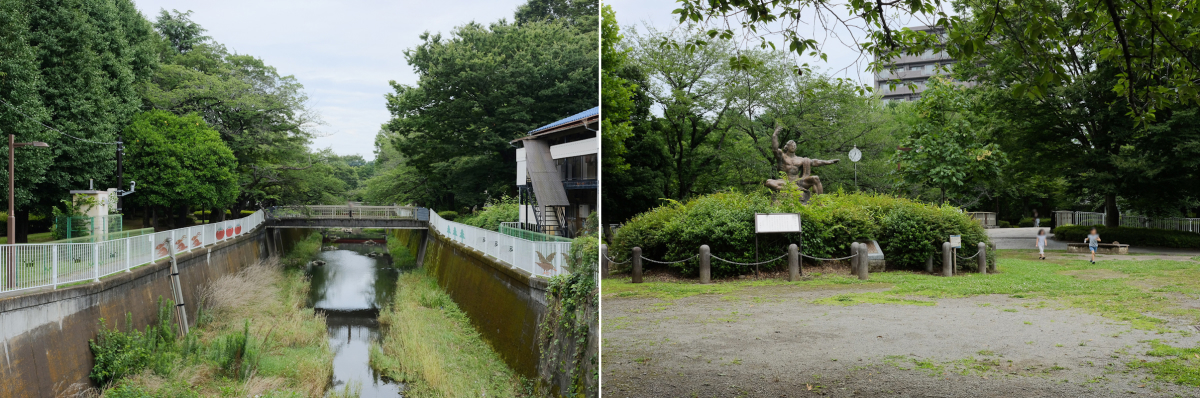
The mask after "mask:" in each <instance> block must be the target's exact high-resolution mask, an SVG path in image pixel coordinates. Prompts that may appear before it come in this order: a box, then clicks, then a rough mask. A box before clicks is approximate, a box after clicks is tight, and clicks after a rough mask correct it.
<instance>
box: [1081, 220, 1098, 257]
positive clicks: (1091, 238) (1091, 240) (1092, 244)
mask: <svg viewBox="0 0 1200 398" xmlns="http://www.w3.org/2000/svg"><path fill="white" fill-rule="evenodd" d="M1083 242H1084V243H1087V244H1088V249H1089V250H1091V251H1092V264H1095V263H1096V247H1097V246H1099V245H1100V233H1099V232H1096V229H1095V228H1092V231H1091V232H1089V233H1088V236H1087V239H1084V240H1083Z"/></svg>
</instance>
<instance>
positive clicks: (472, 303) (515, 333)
mask: <svg viewBox="0 0 1200 398" xmlns="http://www.w3.org/2000/svg"><path fill="white" fill-rule="evenodd" d="M421 235H425V236H424V239H421V238H422V237H421ZM389 239H399V240H400V241H401V242H403V244H404V246H405V247H406V248H408V252H409V253H413V254H414V255H415V254H416V253H419V252H420V250H421V248H420V244H421V242H422V241H424V244H425V253H424V256H423V258H421V257H418V259H417V260H418V261H417V262H418V263H420V264H421V265H422V266H423V267H425V268H426V269H427V271H428V272H429V274H430V275H432V276H433V277H435V278H436V279H437V281H438V285H439V286H441V288H442V289H443V290H445V291H446V293H447V294H449V295H450V297H451V298H452V299H454V302H455V303H456V304H458V307H459V308H460V309H462V310H463V312H466V313H467V315H468V316H470V318H471V323H472V324H473V325H474V326H475V329H476V330H478V331H479V333H480V334H481V335H482V336H483V338H484V340H486V341H487V342H488V343H489V344H491V346H492V348H493V349H494V350H496V352H497V353H498V354H500V357H501V358H503V359H504V362H505V363H506V364H508V366H509V367H510V368H512V369H513V370H514V371H516V372H517V373H519V374H521V375H522V376H525V377H528V378H530V379H536V378H537V377H538V349H537V328H538V322H539V321H541V319H542V317H543V316H544V315H545V314H546V281H545V280H544V279H540V278H537V277H536V276H534V275H532V274H530V273H528V272H525V271H522V270H517V269H514V268H512V267H509V266H508V265H505V264H504V263H501V262H500V261H499V260H496V259H494V258H492V257H490V256H488V255H486V254H483V253H482V252H479V251H477V250H474V249H471V248H469V247H467V246H465V245H463V244H461V243H458V242H455V241H454V240H452V239H449V238H447V237H445V236H444V235H442V234H440V233H439V232H437V231H434V230H428V232H424V231H415V230H414V231H397V232H395V233H394V234H393V236H391V237H389ZM397 261H400V260H397Z"/></svg>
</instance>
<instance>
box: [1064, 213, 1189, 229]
mask: <svg viewBox="0 0 1200 398" xmlns="http://www.w3.org/2000/svg"><path fill="white" fill-rule="evenodd" d="M1054 221H1055V224H1054V225H1104V213H1094V212H1086V211H1056V212H1054ZM1121 226H1122V227H1135V228H1153V229H1169V230H1174V231H1187V232H1197V233H1200V218H1178V217H1157V218H1156V217H1146V216H1125V215H1123V216H1121Z"/></svg>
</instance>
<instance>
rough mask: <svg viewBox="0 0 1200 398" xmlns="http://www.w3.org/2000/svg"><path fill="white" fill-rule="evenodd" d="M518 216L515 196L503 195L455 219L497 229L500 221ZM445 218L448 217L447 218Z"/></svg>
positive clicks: (472, 224) (510, 219) (514, 218)
mask: <svg viewBox="0 0 1200 398" xmlns="http://www.w3.org/2000/svg"><path fill="white" fill-rule="evenodd" d="M438 215H441V213H438ZM520 217H521V209H520V207H519V206H518V205H517V198H515V197H511V196H505V197H501V198H500V199H498V200H495V201H489V202H488V204H487V206H484V208H483V210H479V211H477V212H474V213H471V214H468V215H465V216H462V217H459V219H458V220H457V221H458V222H460V223H463V224H467V225H470V226H474V227H479V228H485V229H490V230H492V231H499V230H500V223H502V222H512V221H517V219H518V218H520ZM442 218H446V217H445V216H443V217H442ZM447 220H449V219H448V218H447Z"/></svg>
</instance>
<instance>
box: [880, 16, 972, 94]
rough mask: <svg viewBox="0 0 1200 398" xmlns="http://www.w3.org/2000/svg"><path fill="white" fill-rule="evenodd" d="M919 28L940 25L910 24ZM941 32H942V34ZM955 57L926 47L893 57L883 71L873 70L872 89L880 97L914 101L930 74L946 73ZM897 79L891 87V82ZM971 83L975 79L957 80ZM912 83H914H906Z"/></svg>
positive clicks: (934, 30)
mask: <svg viewBox="0 0 1200 398" xmlns="http://www.w3.org/2000/svg"><path fill="white" fill-rule="evenodd" d="M909 29H912V30H915V31H920V32H931V33H942V32H943V31H942V29H940V28H933V27H929V26H918V27H911V28H909ZM943 36H944V34H943ZM954 63H955V60H954V59H953V58H950V56H949V55H947V54H946V52H945V51H940V50H926V51H925V53H923V54H920V55H903V56H900V57H899V58H897V59H895V60H893V62H892V66H893V68H892V69H890V70H888V71H884V72H883V73H877V74H875V92H876V93H877V94H879V95H880V96H881V97H882V98H883V100H884V101H915V100H917V99H918V98H921V92H922V91H924V90H925V85H926V84H927V82H928V81H929V79H930V78H931V77H934V76H938V75H948V74H950V71H951V70H952V69H953V67H954ZM894 80H897V82H896V85H895V87H894V88H893V87H890V86H891V83H892V82H893V81H894ZM958 83H959V84H963V85H967V86H974V85H975V82H958ZM910 85H911V86H915V89H914V87H910Z"/></svg>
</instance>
